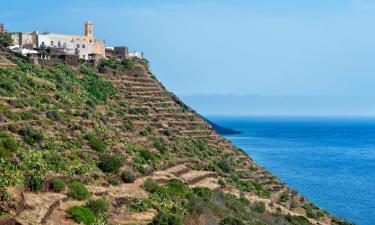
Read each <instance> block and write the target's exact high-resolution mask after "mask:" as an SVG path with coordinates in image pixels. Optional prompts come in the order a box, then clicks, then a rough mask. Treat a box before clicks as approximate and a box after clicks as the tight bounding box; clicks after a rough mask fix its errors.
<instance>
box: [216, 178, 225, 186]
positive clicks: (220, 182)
mask: <svg viewBox="0 0 375 225" xmlns="http://www.w3.org/2000/svg"><path fill="white" fill-rule="evenodd" d="M217 183H218V184H219V185H220V186H221V187H222V188H225V186H226V184H225V181H224V180H223V179H221V178H220V179H219V180H218V181H217Z"/></svg>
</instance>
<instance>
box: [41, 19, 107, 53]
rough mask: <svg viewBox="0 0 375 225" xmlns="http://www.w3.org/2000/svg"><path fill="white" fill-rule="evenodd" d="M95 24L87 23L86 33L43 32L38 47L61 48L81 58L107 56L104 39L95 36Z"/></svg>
mask: <svg viewBox="0 0 375 225" xmlns="http://www.w3.org/2000/svg"><path fill="white" fill-rule="evenodd" d="M93 31H94V30H93V24H92V23H91V21H87V22H86V23H85V35H84V36H83V35H82V36H81V35H67V34H56V33H43V34H40V35H38V41H37V43H38V46H37V47H38V48H59V49H62V50H64V51H65V52H67V53H69V54H77V55H79V58H81V59H86V60H91V59H92V58H93V57H95V58H100V57H102V58H104V57H105V47H104V42H103V41H102V40H98V39H95V38H94V32H93Z"/></svg>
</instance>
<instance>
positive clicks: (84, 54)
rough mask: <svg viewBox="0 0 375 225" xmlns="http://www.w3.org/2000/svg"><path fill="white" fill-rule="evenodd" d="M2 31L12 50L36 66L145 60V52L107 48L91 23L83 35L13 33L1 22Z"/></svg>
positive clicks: (86, 23)
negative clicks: (115, 59) (82, 61)
mask: <svg viewBox="0 0 375 225" xmlns="http://www.w3.org/2000/svg"><path fill="white" fill-rule="evenodd" d="M0 32H6V33H8V34H9V35H10V36H11V37H12V40H13V44H12V46H10V47H9V48H10V49H11V50H12V51H13V52H15V53H19V54H22V55H23V56H27V57H28V58H29V59H30V61H32V62H34V63H35V64H57V63H61V62H65V63H67V64H70V65H74V66H76V65H78V63H79V60H84V61H90V62H99V61H100V60H102V59H106V58H117V59H119V60H122V59H129V58H138V59H143V52H137V51H134V52H129V49H128V47H126V46H116V47H109V46H105V43H104V41H103V40H99V39H96V38H95V37H94V25H93V23H92V22H91V21H87V22H85V24H84V35H69V34H57V33H50V32H43V33H39V32H38V31H33V32H10V31H6V30H5V27H4V24H2V23H0Z"/></svg>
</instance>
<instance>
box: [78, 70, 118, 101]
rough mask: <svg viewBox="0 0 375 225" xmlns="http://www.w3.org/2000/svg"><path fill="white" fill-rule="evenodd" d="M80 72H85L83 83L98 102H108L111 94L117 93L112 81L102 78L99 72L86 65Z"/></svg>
mask: <svg viewBox="0 0 375 225" xmlns="http://www.w3.org/2000/svg"><path fill="white" fill-rule="evenodd" d="M80 72H81V73H83V74H85V76H84V78H83V79H82V80H81V83H82V85H83V86H84V87H85V89H86V90H87V91H88V92H89V93H90V95H91V96H92V97H93V98H95V100H96V101H97V102H98V101H102V102H106V101H107V99H108V97H109V96H110V95H114V94H115V93H116V89H115V87H114V86H113V85H112V83H111V82H110V81H107V80H105V79H103V78H101V76H100V75H99V74H97V73H94V72H92V71H91V70H90V69H88V68H86V67H81V69H80Z"/></svg>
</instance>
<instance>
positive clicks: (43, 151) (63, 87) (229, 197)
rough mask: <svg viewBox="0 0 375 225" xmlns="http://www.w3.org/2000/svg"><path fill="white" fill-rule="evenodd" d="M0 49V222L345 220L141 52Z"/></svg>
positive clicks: (257, 222) (328, 222)
mask: <svg viewBox="0 0 375 225" xmlns="http://www.w3.org/2000/svg"><path fill="white" fill-rule="evenodd" d="M0 58H1V59H0V63H1V64H0V96H1V97H0V129H1V131H0V197H1V199H0V200H1V201H0V224H75V223H79V222H82V223H84V224H187V225H188V224H191V225H193V224H219V223H220V224H221V225H222V224H296V225H297V224H349V223H346V222H345V221H343V220H341V219H338V218H335V217H333V216H331V215H330V214H328V213H327V212H325V211H324V210H321V209H320V208H318V207H316V206H315V205H314V204H312V203H311V202H309V201H308V200H306V199H305V198H304V197H303V196H301V195H300V194H298V193H297V192H296V191H294V190H292V189H290V188H289V187H287V185H285V184H284V183H283V182H282V181H280V180H279V179H278V178H276V177H275V176H273V175H272V174H270V173H269V172H268V171H266V170H265V169H263V168H261V167H260V166H258V165H257V164H255V163H254V162H253V161H252V159H251V158H249V157H248V156H247V155H246V154H245V153H244V152H243V151H241V150H240V149H238V148H236V147H235V146H233V145H232V144H231V143H230V142H228V141H227V140H226V139H224V138H223V137H221V136H220V135H219V134H217V133H216V132H215V131H214V129H213V128H212V126H211V125H210V124H208V122H207V121H206V120H204V119H203V118H202V117H200V116H199V115H198V114H196V113H195V112H194V111H193V110H191V109H190V108H189V107H187V106H186V105H185V104H184V103H183V102H182V101H180V100H179V99H178V98H177V97H176V96H174V95H173V94H171V93H169V92H168V91H167V90H166V89H165V88H164V87H163V86H162V85H161V84H160V83H159V82H158V81H157V79H156V78H155V76H153V75H152V74H151V72H150V71H149V69H148V65H147V61H137V60H135V61H130V60H126V61H123V62H121V63H119V62H115V61H107V62H106V63H103V64H102V65H101V67H100V69H99V68H98V67H97V66H95V65H91V64H83V65H81V66H80V68H72V67H69V66H66V65H63V64H59V65H56V66H53V67H48V68H43V67H40V66H35V65H32V64H29V63H27V62H26V61H25V60H24V59H22V58H21V57H20V56H16V55H13V54H10V53H4V52H3V53H2V54H1V55H0ZM99 71H100V72H101V73H99Z"/></svg>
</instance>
